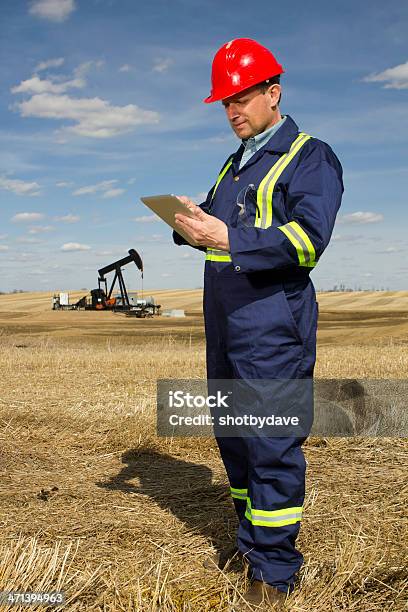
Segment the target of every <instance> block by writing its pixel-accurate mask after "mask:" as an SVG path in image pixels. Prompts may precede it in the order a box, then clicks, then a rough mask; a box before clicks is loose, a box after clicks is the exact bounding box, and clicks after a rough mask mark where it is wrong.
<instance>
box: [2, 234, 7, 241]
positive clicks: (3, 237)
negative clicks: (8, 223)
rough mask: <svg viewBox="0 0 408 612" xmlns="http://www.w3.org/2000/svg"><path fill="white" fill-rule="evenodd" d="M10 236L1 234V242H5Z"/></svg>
mask: <svg viewBox="0 0 408 612" xmlns="http://www.w3.org/2000/svg"><path fill="white" fill-rule="evenodd" d="M7 236H8V234H0V240H5V239H6V238H7Z"/></svg>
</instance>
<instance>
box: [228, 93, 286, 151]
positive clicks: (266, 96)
mask: <svg viewBox="0 0 408 612" xmlns="http://www.w3.org/2000/svg"><path fill="white" fill-rule="evenodd" d="M280 90H281V88H280V85H277V84H275V85H271V86H270V87H268V89H267V90H266V91H265V89H262V88H261V87H259V86H258V85H256V86H254V87H250V88H249V89H245V91H242V92H240V93H239V94H236V95H235V96H230V97H229V98H224V100H223V101H222V104H223V106H224V108H225V113H226V115H227V118H228V121H229V122H230V125H231V127H232V129H233V130H234V132H235V134H236V135H237V136H238V138H241V139H242V140H246V139H247V138H251V137H253V136H256V134H261V132H264V131H265V130H266V129H268V128H269V127H271V126H272V125H273V124H274V123H276V108H277V103H278V100H279V95H280Z"/></svg>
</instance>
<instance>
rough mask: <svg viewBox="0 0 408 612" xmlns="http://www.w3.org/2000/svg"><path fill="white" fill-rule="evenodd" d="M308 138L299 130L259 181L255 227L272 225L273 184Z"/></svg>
mask: <svg viewBox="0 0 408 612" xmlns="http://www.w3.org/2000/svg"><path fill="white" fill-rule="evenodd" d="M310 138H311V136H309V134H305V133H304V132H300V134H299V136H298V137H297V138H296V139H295V140H294V141H293V142H292V144H291V146H290V149H289V151H288V152H287V153H285V154H284V155H282V156H281V157H280V158H279V159H278V161H277V162H276V164H274V165H273V166H272V168H271V169H270V170H269V172H268V174H267V175H266V176H265V177H264V178H263V179H262V181H261V182H260V184H259V187H258V191H257V196H256V197H257V212H256V218H255V227H261V228H266V227H270V226H271V225H272V198H273V190H274V188H275V185H276V183H277V181H278V179H279V177H280V176H281V174H282V172H283V171H284V170H285V168H286V167H287V166H288V165H289V164H290V162H291V161H292V159H293V158H294V157H295V155H296V154H297V153H298V152H299V151H300V149H301V148H302V147H303V145H304V144H305V143H306V142H307V141H308V140H309V139H310Z"/></svg>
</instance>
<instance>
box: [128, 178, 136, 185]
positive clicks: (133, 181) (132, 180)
mask: <svg viewBox="0 0 408 612" xmlns="http://www.w3.org/2000/svg"><path fill="white" fill-rule="evenodd" d="M134 183H136V179H135V178H130V179H129V180H128V185H133V184H134Z"/></svg>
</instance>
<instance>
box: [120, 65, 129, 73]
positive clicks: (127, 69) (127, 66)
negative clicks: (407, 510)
mask: <svg viewBox="0 0 408 612" xmlns="http://www.w3.org/2000/svg"><path fill="white" fill-rule="evenodd" d="M130 70H132V66H130V65H129V64H123V66H121V67H120V68H119V72H130Z"/></svg>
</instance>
